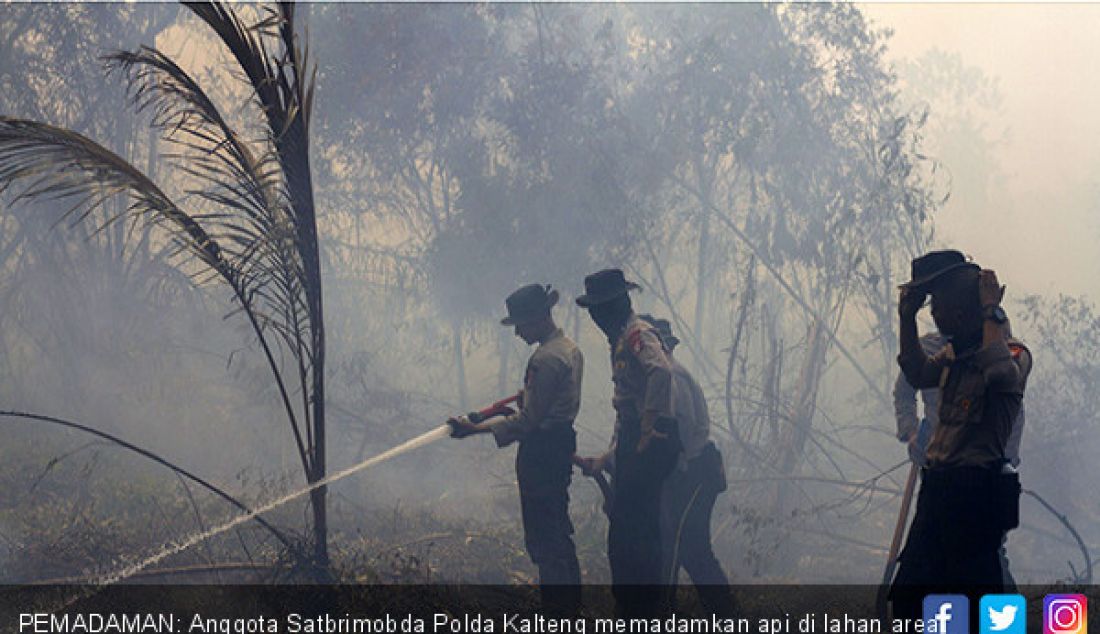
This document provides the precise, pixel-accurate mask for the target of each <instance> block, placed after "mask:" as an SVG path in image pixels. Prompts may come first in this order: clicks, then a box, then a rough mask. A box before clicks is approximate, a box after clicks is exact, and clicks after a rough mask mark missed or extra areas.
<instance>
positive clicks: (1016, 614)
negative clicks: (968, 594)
mask: <svg viewBox="0 0 1100 634" xmlns="http://www.w3.org/2000/svg"><path fill="white" fill-rule="evenodd" d="M978 605H979V607H978V614H979V619H978V620H979V623H980V625H981V634H1027V602H1026V601H1024V597H1023V595H1019V594H987V595H985V596H983V597H982V600H981V602H980V603H979V604H978Z"/></svg>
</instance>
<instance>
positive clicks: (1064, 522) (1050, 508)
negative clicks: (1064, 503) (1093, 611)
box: [1023, 489, 1092, 585]
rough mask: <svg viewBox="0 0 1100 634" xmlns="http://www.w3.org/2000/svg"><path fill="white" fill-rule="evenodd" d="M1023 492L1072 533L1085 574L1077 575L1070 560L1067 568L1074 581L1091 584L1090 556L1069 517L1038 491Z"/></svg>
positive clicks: (1028, 490) (1025, 490)
mask: <svg viewBox="0 0 1100 634" xmlns="http://www.w3.org/2000/svg"><path fill="white" fill-rule="evenodd" d="M1023 492H1024V493H1025V494H1027V495H1030V496H1031V497H1033V498H1035V500H1036V501H1037V502H1038V503H1039V504H1042V505H1043V508H1045V509H1046V510H1048V511H1050V513H1051V515H1053V516H1054V517H1057V518H1058V521H1059V522H1061V523H1062V525H1063V526H1065V527H1066V530H1068V531H1069V534H1070V535H1073V539H1074V540H1076V541H1077V547H1078V548H1080V549H1081V554H1082V555H1084V556H1085V574H1084V576H1079V575H1078V574H1077V570H1076V569H1075V568H1074V567H1073V563H1072V562H1070V564H1069V568H1070V570H1072V571H1073V576H1074V578H1075V582H1076V583H1083V584H1085V585H1091V584H1092V557H1091V556H1090V555H1089V551H1088V548H1086V547H1085V540H1083V539H1081V535H1080V533H1078V532H1077V529H1075V528H1073V524H1070V523H1069V519H1067V518H1066V516H1065V515H1063V514H1062V513H1059V512H1058V511H1057V510H1055V508H1054V507H1053V506H1051V505H1050V503H1048V502H1047V501H1046V500H1044V499H1043V498H1042V496H1040V495H1039V494H1038V493H1036V492H1034V491H1032V490H1030V489H1024V490H1023Z"/></svg>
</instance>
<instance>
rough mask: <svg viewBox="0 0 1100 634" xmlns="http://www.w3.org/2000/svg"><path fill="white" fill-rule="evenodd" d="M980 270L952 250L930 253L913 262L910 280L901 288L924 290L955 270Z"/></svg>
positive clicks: (963, 256)
mask: <svg viewBox="0 0 1100 634" xmlns="http://www.w3.org/2000/svg"><path fill="white" fill-rule="evenodd" d="M968 268H969V269H975V270H980V269H981V267H979V266H978V265H977V264H975V263H973V262H971V261H970V260H967V259H966V256H965V255H963V254H962V253H960V252H958V251H954V250H946V251H932V252H931V253H926V254H924V255H922V256H920V257H919V258H917V259H915V260H913V263H912V266H911V271H910V273H911V275H910V280H909V281H908V282H906V283H905V284H902V285H901V288H924V289H927V287H928V285H929V284H931V283H932V282H934V281H935V280H936V279H938V278H940V277H942V276H943V275H944V274H945V273H948V272H950V271H954V270H957V269H968Z"/></svg>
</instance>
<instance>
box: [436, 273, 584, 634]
mask: <svg viewBox="0 0 1100 634" xmlns="http://www.w3.org/2000/svg"><path fill="white" fill-rule="evenodd" d="M557 301H558V292H557V291H556V290H551V289H550V287H549V286H545V287H544V286H541V285H539V284H531V285H528V286H524V287H523V288H521V289H519V290H518V291H516V292H514V293H512V294H511V295H509V296H508V299H507V300H505V305H506V306H507V308H508V316H507V317H506V318H504V319H503V320H501V323H502V324H504V325H506V326H514V327H515V331H516V336H518V337H520V338H521V339H523V340H524V342H526V343H527V344H528V345H531V344H534V343H538V348H536V349H535V352H534V353H533V354H532V355H531V358H530V360H529V361H528V362H527V372H526V375H525V377H524V382H523V386H524V387H523V398H522V404H521V405H520V408H519V411H518V412H516V413H514V414H510V415H507V416H494V417H492V418H489V419H488V420H479V419H480V418H481V416H480V415H479V414H478V413H477V412H472V413H470V414H467V415H466V416H461V417H459V418H456V419H451V420H450V421H448V422H449V423H450V424H451V426H452V427H453V428H454V429H453V432H452V434H451V435H452V436H453V437H455V438H463V437H465V436H470V435H473V434H480V433H491V434H493V438H494V439H495V440H496V443H497V446H498V447H506V446H508V445H510V444H512V443H514V442H517V441H518V442H519V451H518V452H517V453H516V479H517V481H518V483H519V500H520V509H521V512H522V516H523V533H524V541H525V543H526V546H527V553H528V554H529V555H530V556H531V560H532V561H534V563H535V565H536V566H538V570H539V586H540V591H541V594H542V600H543V604H544V606H547V607H549V608H551V609H554V610H558V611H560V612H561V613H563V614H575V613H576V612H577V610H578V609H579V607H580V598H581V597H580V583H581V574H580V566H579V565H578V564H577V552H576V547H575V546H574V544H573V538H572V537H571V535H572V534H573V523H572V522H571V521H570V519H569V480H570V478H571V473H572V470H573V464H572V458H573V454H574V452H575V451H576V450H577V440H576V438H577V437H576V433H575V431H574V430H573V421H574V419H576V417H577V412H578V411H579V410H580V404H581V377H582V374H583V371H584V357H583V356H582V355H581V351H580V349H579V348H577V346H576V344H574V343H573V341H572V340H570V339H569V338H568V337H566V336H565V334H564V333H563V332H562V330H561V328H558V327H557V325H556V324H555V323H554V319H553V317H552V316H551V314H550V309H551V307H553V306H554V305H555V304H556V303H557Z"/></svg>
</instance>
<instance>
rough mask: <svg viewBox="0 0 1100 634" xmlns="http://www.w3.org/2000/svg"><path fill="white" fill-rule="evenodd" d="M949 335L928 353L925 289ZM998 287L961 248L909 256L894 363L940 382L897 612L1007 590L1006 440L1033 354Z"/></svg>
mask: <svg viewBox="0 0 1100 634" xmlns="http://www.w3.org/2000/svg"><path fill="white" fill-rule="evenodd" d="M929 294H931V296H932V319H933V320H934V321H935V323H936V327H937V328H938V329H939V331H940V332H941V333H942V334H943V336H944V337H945V338H946V339H947V342H948V343H947V344H946V345H945V346H944V348H943V350H942V351H941V352H939V353H938V354H936V355H935V356H929V355H928V354H927V353H926V352H925V351H924V350H922V348H921V343H920V340H919V338H918V333H917V322H916V316H917V313H918V312H919V311H920V309H921V307H922V306H923V305H924V302H925V298H926V297H927V295H929ZM1003 297H1004V287H1002V286H1001V285H1000V284H999V283H998V281H997V276H996V274H995V273H994V272H993V271H991V270H982V269H981V268H980V267H978V265H976V264H974V263H972V262H969V261H967V260H966V258H965V257H964V256H963V255H962V254H961V253H959V252H958V251H936V252H932V253H929V254H926V255H924V256H922V257H920V258H917V259H916V260H914V261H913V265H912V279H911V281H909V282H908V283H906V284H904V285H903V286H902V287H901V292H900V296H899V300H898V314H899V318H900V339H901V341H900V343H901V352H900V354H899V355H898V364H899V365H900V366H901V369H902V372H904V374H905V378H906V380H907V381H908V383H909V384H910V385H911V386H913V387H914V388H916V389H919V390H923V389H927V388H933V387H937V388H939V396H940V399H939V404H938V411H939V420H938V423H937V424H936V426H935V428H934V429H933V430H932V435H931V439H930V441H929V443H928V449H927V452H926V454H925V456H926V458H927V466H926V467H925V468H924V471H923V473H922V484H921V488H920V494H919V495H918V497H917V510H916V514H915V516H914V518H913V522H912V525H911V526H910V530H909V535H908V538H907V540H906V544H905V547H904V549H903V550H902V553H901V555H900V557H899V561H900V563H899V567H898V573H897V576H896V577H895V579H894V583H893V587H892V589H891V598H892V599H893V603H894V614H895V616H898V617H902V618H910V619H915V618H920V617H921V600H922V598H923V596H924V595H925V594H929V593H934V594H947V593H958V594H969V595H971V596H972V597H973V598H974V599H975V600H977V598H978V596H979V595H980V594H985V593H998V592H1001V591H1003V588H1004V576H1003V571H1002V565H1001V558H1000V556H999V549H1000V545H1001V542H1002V539H1003V537H1004V534H1005V532H1006V531H1008V530H1011V529H1013V528H1015V527H1016V526H1018V525H1019V498H1020V483H1019V477H1018V475H1017V474H1016V472H1015V470H1014V469H1012V468H1011V467H1010V466H1009V465H1008V462H1009V456H1008V452H1007V446H1008V442H1009V437H1010V435H1011V433H1012V426H1013V422H1014V421H1015V420H1016V418H1017V416H1018V414H1019V412H1020V409H1021V406H1022V403H1023V397H1024V388H1025V386H1026V383H1027V376H1028V373H1029V372H1030V370H1031V354H1030V352H1029V351H1028V349H1027V348H1026V347H1025V346H1024V345H1023V344H1022V343H1020V342H1019V341H1017V340H1015V339H1012V338H1010V337H1008V336H1007V334H1006V327H1005V324H1006V322H1007V318H1006V316H1005V312H1004V309H1003V308H1001V300H1002V298H1003Z"/></svg>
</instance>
